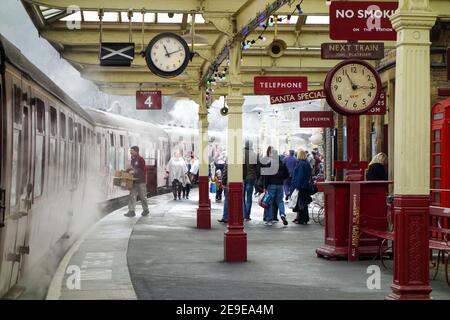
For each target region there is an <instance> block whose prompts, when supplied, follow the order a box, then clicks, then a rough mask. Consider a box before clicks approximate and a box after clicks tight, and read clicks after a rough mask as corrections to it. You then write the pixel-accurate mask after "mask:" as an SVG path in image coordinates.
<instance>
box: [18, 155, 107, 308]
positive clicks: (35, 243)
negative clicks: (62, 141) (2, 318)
mask: <svg viewBox="0 0 450 320" xmlns="http://www.w3.org/2000/svg"><path fill="white" fill-rule="evenodd" d="M90 160H92V159H89V157H88V159H87V164H88V168H87V171H86V173H85V175H82V176H79V177H76V174H72V173H69V174H67V172H64V171H63V170H59V171H58V172H60V173H61V174H60V175H54V176H52V178H51V179H54V180H49V185H48V187H47V188H50V189H49V190H48V191H49V192H47V195H46V196H44V197H42V198H41V199H39V200H36V201H35V204H33V206H32V214H31V216H32V220H31V226H30V230H31V233H30V238H29V246H30V254H29V255H27V256H24V259H25V264H24V265H23V266H22V271H21V272H22V275H21V279H20V281H19V282H18V285H19V286H23V287H25V288H26V291H25V292H24V294H23V295H22V296H21V297H20V299H44V298H45V296H46V293H47V290H48V286H49V285H50V282H51V280H52V278H53V275H54V274H55V271H56V269H57V267H58V265H59V263H60V260H61V259H62V257H63V256H64V254H65V253H66V252H67V250H68V249H69V248H70V246H71V245H72V244H73V243H74V242H75V241H76V240H78V239H79V238H80V236H81V235H83V234H84V233H85V232H86V230H88V229H89V228H90V227H91V226H92V225H93V224H95V223H96V222H97V221H98V220H99V219H100V218H101V217H102V216H103V213H102V210H101V207H100V203H101V202H104V201H105V200H106V190H107V189H106V188H108V187H110V186H111V184H112V183H110V177H109V176H107V175H103V174H102V173H101V171H100V170H98V168H94V167H93V165H92V164H93V161H90ZM53 169H54V168H50V169H49V170H50V171H49V172H56V170H53ZM64 179H66V183H65V184H64V185H58V184H61V183H62V182H63V181H64ZM51 184H54V188H52V186H51ZM57 185H58V188H57V189H56V186H57Z"/></svg>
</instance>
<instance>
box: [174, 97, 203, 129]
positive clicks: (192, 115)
mask: <svg viewBox="0 0 450 320" xmlns="http://www.w3.org/2000/svg"><path fill="white" fill-rule="evenodd" d="M198 108H199V106H198V104H196V103H195V102H194V101H192V100H177V101H176V102H175V104H174V106H173V109H172V110H171V111H169V112H168V113H169V115H170V116H171V118H172V121H173V122H175V123H177V124H178V125H179V126H183V127H185V128H197V124H198Z"/></svg>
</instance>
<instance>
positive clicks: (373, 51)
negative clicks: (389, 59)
mask: <svg viewBox="0 0 450 320" xmlns="http://www.w3.org/2000/svg"><path fill="white" fill-rule="evenodd" d="M320 55H321V58H322V59H338V60H341V59H363V60H380V59H383V58H384V43H383V42H327V43H322V45H321V46H320Z"/></svg>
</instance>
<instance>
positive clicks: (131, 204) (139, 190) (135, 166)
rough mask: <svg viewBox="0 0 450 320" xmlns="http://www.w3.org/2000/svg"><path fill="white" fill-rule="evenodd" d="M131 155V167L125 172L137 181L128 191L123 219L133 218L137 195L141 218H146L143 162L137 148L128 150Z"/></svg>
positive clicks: (145, 188)
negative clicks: (139, 201)
mask: <svg viewBox="0 0 450 320" xmlns="http://www.w3.org/2000/svg"><path fill="white" fill-rule="evenodd" d="M130 154H131V167H130V168H128V169H127V170H126V171H127V172H128V173H131V174H132V175H133V177H134V178H135V179H137V180H135V181H134V183H133V188H132V189H131V190H130V196H129V199H128V212H127V213H125V214H124V216H125V217H130V218H131V217H134V216H135V215H136V213H135V212H134V210H135V207H136V197H137V195H139V198H140V199H141V203H142V208H143V209H144V211H142V216H144V217H145V216H147V215H148V214H149V211H148V204H147V186H146V184H145V160H144V158H142V157H141V156H140V155H139V147H137V146H133V147H131V148H130Z"/></svg>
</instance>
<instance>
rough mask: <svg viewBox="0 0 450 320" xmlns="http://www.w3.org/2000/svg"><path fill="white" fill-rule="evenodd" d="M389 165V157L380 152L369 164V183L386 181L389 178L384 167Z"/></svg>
mask: <svg viewBox="0 0 450 320" xmlns="http://www.w3.org/2000/svg"><path fill="white" fill-rule="evenodd" d="M386 164H387V155H386V154H385V153H383V152H380V153H378V154H376V155H375V157H373V159H372V161H370V163H369V169H368V170H367V180H369V181H386V180H388V176H387V174H386V170H385V169H384V166H385V165H386Z"/></svg>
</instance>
